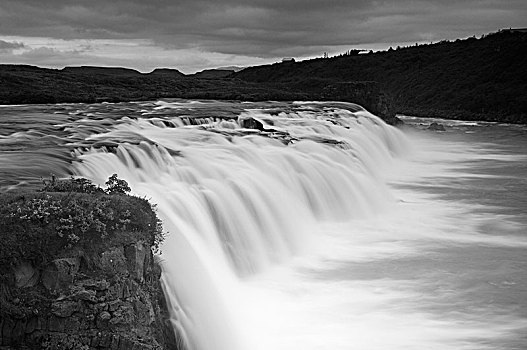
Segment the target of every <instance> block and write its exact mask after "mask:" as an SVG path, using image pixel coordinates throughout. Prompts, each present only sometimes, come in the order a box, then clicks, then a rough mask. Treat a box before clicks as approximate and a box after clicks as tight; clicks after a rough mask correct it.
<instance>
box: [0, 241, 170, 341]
mask: <svg viewBox="0 0 527 350" xmlns="http://www.w3.org/2000/svg"><path fill="white" fill-rule="evenodd" d="M90 260H91V261H88V259H86V256H85V255H84V254H83V253H82V252H77V253H76V254H75V255H72V256H70V257H67V258H59V259H55V260H53V261H51V262H50V263H49V264H48V265H47V266H46V268H45V269H44V271H42V273H41V274H40V272H39V271H38V270H37V269H35V268H33V267H32V266H31V264H30V263H28V262H23V263H21V264H20V265H19V266H18V267H17V268H16V269H14V271H13V280H14V281H15V283H14V284H13V285H9V286H8V285H4V286H2V287H3V288H2V291H1V292H2V293H1V294H2V295H1V298H2V305H4V306H9V307H10V309H11V312H7V310H2V315H1V316H0V317H1V319H0V349H3V350H6V349H50V350H51V349H86V350H88V349H122V350H136V349H137V350H139V349H144V350H146V349H149V350H150V349H176V348H177V345H176V340H175V336H174V333H173V330H172V327H171V324H170V322H169V321H168V311H167V310H166V304H165V300H164V296H163V293H162V290H161V286H160V282H159V277H160V273H161V270H160V267H159V266H158V265H157V263H156V262H155V261H154V257H153V255H152V252H151V250H150V247H149V246H148V244H145V243H144V242H136V243H132V244H126V245H121V246H115V247H112V248H111V249H108V250H106V251H105V252H103V253H102V254H101V255H100V256H99V259H93V258H90ZM17 311H18V312H17Z"/></svg>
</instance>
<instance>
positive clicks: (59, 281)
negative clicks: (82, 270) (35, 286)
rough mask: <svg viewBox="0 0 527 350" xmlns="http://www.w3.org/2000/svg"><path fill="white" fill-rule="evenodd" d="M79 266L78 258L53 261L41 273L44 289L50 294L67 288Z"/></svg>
mask: <svg viewBox="0 0 527 350" xmlns="http://www.w3.org/2000/svg"><path fill="white" fill-rule="evenodd" d="M79 266H80V260H79V258H63V259H55V260H53V261H52V262H51V263H50V264H49V265H48V266H47V267H46V269H45V270H44V272H43V273H42V283H43V284H44V287H46V288H47V289H48V290H49V291H50V292H52V293H55V292H57V291H59V290H63V289H65V288H67V287H68V286H69V285H70V284H71V283H72V282H73V280H74V279H75V275H76V274H77V272H78V271H79Z"/></svg>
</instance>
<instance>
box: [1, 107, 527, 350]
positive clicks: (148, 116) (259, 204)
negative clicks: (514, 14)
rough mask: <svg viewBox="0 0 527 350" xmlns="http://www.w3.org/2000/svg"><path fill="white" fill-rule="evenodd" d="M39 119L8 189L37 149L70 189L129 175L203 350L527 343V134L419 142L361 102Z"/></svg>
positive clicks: (179, 311)
mask: <svg viewBox="0 0 527 350" xmlns="http://www.w3.org/2000/svg"><path fill="white" fill-rule="evenodd" d="M2 108H4V107H2ZM18 108H22V107H18ZM24 108H26V107H24ZM46 108H48V109H50V107H46ZM11 109H12V110H11V111H10V113H13V114H12V115H16V113H17V109H16V108H15V107H11ZM18 112H19V113H29V114H30V115H33V114H32V113H36V112H34V111H26V110H19V111H18ZM38 113H39V116H40V117H41V116H42V115H45V116H46V118H43V119H44V121H42V122H41V123H40V124H39V123H38V122H36V124H35V125H34V126H32V127H31V128H30V130H29V128H28V130H19V129H20V127H19V126H17V127H16V128H14V129H16V130H14V129H13V131H12V132H11V131H10V132H5V133H2V138H0V151H1V152H0V157H4V158H5V159H7V160H8V163H7V164H11V165H10V166H9V167H7V169H5V170H4V172H5V174H7V175H10V174H16V173H17V172H20V169H27V167H25V163H24V160H20V159H18V160H17V162H18V163H16V165H12V164H14V162H15V161H14V159H15V158H14V157H12V153H10V152H9V150H13V149H14V148H15V146H16V147H22V146H21V145H22V144H24V143H23V142H22V141H24V140H29V145H27V144H24V146H23V147H26V148H27V147H29V148H31V147H32V146H31V144H33V143H35V145H37V146H34V147H35V152H37V151H38V152H41V153H42V154H49V157H50V160H52V162H51V163H50V162H49V161H46V160H47V158H45V157H44V158H42V155H41V154H39V157H40V158H39V159H41V162H42V163H45V164H51V166H50V167H51V168H53V169H54V171H55V172H57V170H59V171H62V174H63V175H67V174H68V173H73V174H75V175H82V176H85V177H88V178H90V179H92V180H94V181H95V182H97V183H104V181H105V180H106V179H107V178H108V176H110V175H111V174H113V173H117V174H118V176H119V177H120V178H123V179H125V180H126V181H128V182H129V184H130V186H131V187H132V189H133V191H134V193H136V194H138V195H142V196H147V197H148V198H151V200H152V202H154V203H157V205H158V210H159V214H160V216H161V217H162V219H163V222H164V226H165V229H166V230H167V231H168V232H169V235H168V237H167V239H166V242H165V244H164V245H163V247H162V250H163V253H162V256H161V259H162V261H163V268H164V274H163V277H162V280H163V283H164V285H165V288H166V294H167V296H168V299H169V304H170V307H171V309H172V317H173V318H172V322H173V324H174V327H175V329H177V331H178V333H179V334H180V336H181V339H182V341H183V342H185V343H186V345H187V347H188V348H189V349H196V350H209V349H219V350H245V349H256V350H258V349H262V350H263V349H283V350H297V349H313V350H314V349H331V350H333V349H337V350H338V349H358V350H363V349H364V350H368V349H383V350H384V349H440V350H441V349H445V350H447V349H448V350H449V349H452V350H454V349H456V350H457V349H524V348H525V344H527V336H526V334H527V302H526V300H527V254H526V251H527V234H526V232H527V231H526V229H525V228H526V225H527V218H526V215H525V214H526V213H527V203H526V202H525V199H524V196H522V195H521V193H525V190H527V183H526V182H525V178H527V168H526V167H525V160H526V159H527V137H524V136H526V134H527V129H526V128H525V127H522V126H503V125H492V124H478V123H460V122H446V121H442V122H444V123H445V124H446V127H447V131H446V132H444V133H434V132H431V131H426V130H423V129H424V128H425V127H426V123H429V122H430V121H426V120H419V119H415V118H406V121H407V123H409V124H412V125H414V127H413V128H409V129H407V130H405V131H404V132H402V131H400V130H398V129H395V128H393V127H390V126H387V125H385V124H384V123H383V122H382V121H380V120H379V119H378V118H376V117H374V116H372V115H370V114H369V113H368V112H366V111H364V110H363V109H362V108H360V107H359V106H356V105H352V104H343V103H260V104H252V103H226V102H198V101H168V102H156V103H137V104H116V105H64V106H57V107H54V109H53V108H51V110H45V111H42V110H39V111H38ZM36 119H37V118H36ZM46 121H49V123H47V122H46ZM449 123H450V124H449ZM10 125H11V124H10ZM39 129H40V130H41V131H40V132H41V133H42V134H45V135H47V136H46V137H45V138H44V140H43V137H41V136H38V137H35V136H34V135H37V134H35V132H36V131H38V130H39ZM49 135H52V136H53V137H51V138H50V136H49ZM37 141H38V142H40V143H38V142H37ZM24 142H26V141H24ZM39 145H40V147H38V146H39ZM42 145H46V147H49V149H50V150H51V151H47V148H46V147H42ZM54 149H60V150H62V153H59V154H66V155H69V154H73V156H71V155H70V156H69V157H67V156H53V154H54V152H52V151H53V150H54ZM24 150H26V149H24ZM46 152H47V153H46ZM71 152H72V153H71ZM2 159H3V158H2ZM26 161H27V160H26ZM9 162H11V163H9ZM24 174H25V175H26V177H27V179H28V180H27V181H31V176H33V177H35V176H38V175H39V174H38V173H37V174H35V173H32V172H31V171H29V172H28V173H27V174H26V173H24ZM4 177H6V176H4ZM8 186H11V187H13V186H15V187H16V186H17V184H13V183H12V181H11V182H9V181H7V180H4V187H8ZM518 193H519V194H518Z"/></svg>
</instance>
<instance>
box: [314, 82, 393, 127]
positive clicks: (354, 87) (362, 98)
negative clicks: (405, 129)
mask: <svg viewBox="0 0 527 350" xmlns="http://www.w3.org/2000/svg"><path fill="white" fill-rule="evenodd" d="M322 97H323V99H327V100H333V101H345V102H352V103H356V104H359V105H361V106H363V107H364V108H366V109H367V110H368V111H369V112H371V113H373V114H375V115H377V116H379V117H381V118H382V119H383V120H385V121H386V122H387V123H389V124H392V125H397V124H401V123H402V121H401V120H400V119H398V118H397V117H395V109H394V107H393V102H392V98H391V97H390V96H389V95H388V94H386V92H384V90H383V89H382V88H381V86H380V84H379V83H377V82H373V81H350V82H336V83H332V84H328V85H326V86H325V87H324V88H323V90H322Z"/></svg>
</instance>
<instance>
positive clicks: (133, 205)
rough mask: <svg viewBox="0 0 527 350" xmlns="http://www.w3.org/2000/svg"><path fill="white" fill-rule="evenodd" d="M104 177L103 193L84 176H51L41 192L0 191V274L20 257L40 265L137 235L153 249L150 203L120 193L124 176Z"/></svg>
mask: <svg viewBox="0 0 527 350" xmlns="http://www.w3.org/2000/svg"><path fill="white" fill-rule="evenodd" d="M110 179H112V181H110V180H109V182H110V184H109V189H110V190H107V191H106V192H107V193H106V192H105V191H103V190H101V189H100V188H98V187H96V186H94V185H93V184H91V182H89V181H88V180H86V179H69V180H60V181H57V180H53V181H52V182H51V183H50V184H46V186H45V188H44V189H46V192H21V193H5V194H1V195H0V242H1V243H2V249H0V267H1V272H0V279H3V278H5V277H6V276H7V271H8V270H10V269H9V267H14V266H16V265H17V264H18V263H19V262H21V261H29V262H31V263H32V264H33V266H35V267H42V266H44V265H45V264H47V263H48V262H50V261H51V260H53V259H56V258H58V257H60V256H61V254H66V253H67V252H71V251H72V250H79V251H82V252H83V253H88V254H99V253H101V252H103V251H104V250H106V249H108V248H109V247H111V246H115V245H122V244H129V243H134V242H137V241H138V240H143V241H145V242H148V243H149V244H150V245H151V246H152V248H153V250H154V251H158V249H159V245H160V243H161V242H162V240H163V228H162V225H161V221H160V220H159V218H158V217H157V215H156V213H155V209H154V207H153V206H152V205H151V204H150V203H149V202H148V200H146V199H144V198H139V197H135V196H130V195H124V194H123V191H125V190H126V189H128V191H129V187H128V184H127V183H126V181H124V180H119V179H117V176H112V177H111V178H110ZM50 190H55V192H50ZM109 193H111V194H109ZM113 194H118V195H113ZM2 275H3V276H2Z"/></svg>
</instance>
